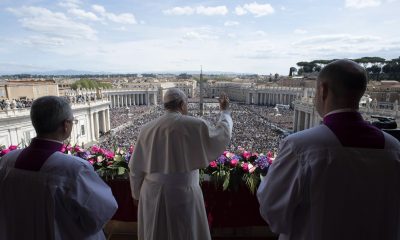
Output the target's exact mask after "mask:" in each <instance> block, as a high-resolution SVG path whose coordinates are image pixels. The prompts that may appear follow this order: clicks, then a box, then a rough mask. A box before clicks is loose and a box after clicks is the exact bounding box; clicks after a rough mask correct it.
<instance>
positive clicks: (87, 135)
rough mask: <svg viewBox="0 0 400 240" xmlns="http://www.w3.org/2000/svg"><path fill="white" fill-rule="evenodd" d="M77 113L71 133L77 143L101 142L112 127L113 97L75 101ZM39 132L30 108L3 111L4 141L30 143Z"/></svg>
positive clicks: (0, 125) (0, 131)
mask: <svg viewBox="0 0 400 240" xmlns="http://www.w3.org/2000/svg"><path fill="white" fill-rule="evenodd" d="M71 107H72V110H73V113H74V117H75V122H74V126H73V128H72V133H71V137H70V139H69V140H68V141H69V143H71V144H72V145H74V144H80V145H81V144H88V143H92V142H97V141H98V140H99V137H100V134H101V133H105V132H108V131H109V130H110V110H109V101H107V100H106V99H99V100H96V101H87V102H84V103H74V104H72V106H71ZM35 136H36V133H35V130H34V128H33V126H32V123H31V119H30V108H20V109H9V110H3V111H0V145H6V146H8V145H11V144H13V145H18V144H20V145H21V146H24V145H27V144H29V142H30V141H31V139H32V138H34V137H35Z"/></svg>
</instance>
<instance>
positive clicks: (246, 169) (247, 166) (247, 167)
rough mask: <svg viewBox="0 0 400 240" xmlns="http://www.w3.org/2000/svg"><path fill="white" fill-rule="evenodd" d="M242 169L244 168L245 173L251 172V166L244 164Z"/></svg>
mask: <svg viewBox="0 0 400 240" xmlns="http://www.w3.org/2000/svg"><path fill="white" fill-rule="evenodd" d="M242 168H243V171H245V172H248V171H249V164H248V163H243V165H242Z"/></svg>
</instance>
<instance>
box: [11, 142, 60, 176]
mask: <svg viewBox="0 0 400 240" xmlns="http://www.w3.org/2000/svg"><path fill="white" fill-rule="evenodd" d="M62 147H63V144H62V143H58V142H53V141H47V140H43V139H38V138H34V139H32V142H31V144H30V145H29V147H27V148H25V149H24V150H22V152H21V153H20V154H19V156H18V158H17V160H16V161H15V168H18V169H24V170H30V171H39V170H40V168H41V167H42V166H43V164H44V163H45V162H46V160H47V159H48V158H49V157H50V156H51V155H52V154H53V153H55V152H57V151H60V150H61V149H62Z"/></svg>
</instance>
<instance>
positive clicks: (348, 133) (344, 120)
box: [323, 112, 385, 149]
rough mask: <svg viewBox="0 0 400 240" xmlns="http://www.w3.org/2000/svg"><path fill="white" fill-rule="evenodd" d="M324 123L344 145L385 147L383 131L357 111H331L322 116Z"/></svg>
mask: <svg viewBox="0 0 400 240" xmlns="http://www.w3.org/2000/svg"><path fill="white" fill-rule="evenodd" d="M323 122H324V124H325V125H326V126H327V127H328V128H329V129H330V130H331V131H332V132H333V133H334V134H335V135H336V137H337V138H338V139H339V141H340V142H341V143H342V145H343V146H344V147H355V148H374V149H383V148H384V147H385V136H384V135H383V132H382V131H381V130H380V129H378V128H376V127H375V126H372V125H371V124H370V123H368V122H366V121H364V119H363V118H362V116H361V114H360V113H359V112H340V113H333V114H330V115H328V116H326V117H324V121H323Z"/></svg>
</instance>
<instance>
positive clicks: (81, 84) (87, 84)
mask: <svg viewBox="0 0 400 240" xmlns="http://www.w3.org/2000/svg"><path fill="white" fill-rule="evenodd" d="M111 87H112V85H111V84H110V83H100V82H97V81H95V80H91V79H80V80H78V81H76V82H74V83H73V84H71V88H72V89H74V90H76V89H78V88H85V89H96V88H111Z"/></svg>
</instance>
